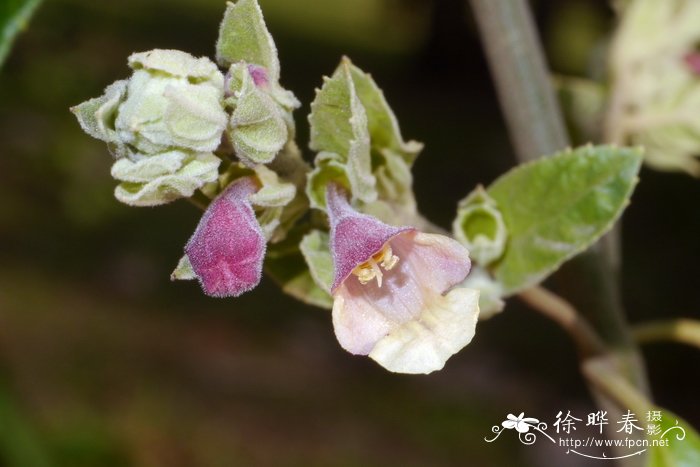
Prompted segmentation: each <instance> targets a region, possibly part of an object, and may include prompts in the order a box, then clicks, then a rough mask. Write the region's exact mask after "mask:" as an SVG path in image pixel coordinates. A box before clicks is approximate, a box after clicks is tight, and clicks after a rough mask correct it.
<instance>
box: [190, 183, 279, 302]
mask: <svg viewBox="0 0 700 467" xmlns="http://www.w3.org/2000/svg"><path fill="white" fill-rule="evenodd" d="M258 189H259V185H258V183H257V181H256V180H255V178H254V177H252V176H249V177H243V178H239V179H237V180H235V181H234V182H233V183H231V184H230V185H229V186H228V187H227V188H226V190H224V192H223V193H221V194H220V195H219V196H218V197H217V198H216V199H214V201H212V202H211V204H210V205H209V207H208V208H207V210H206V212H205V213H204V215H203V216H202V219H201V220H200V221H199V225H198V226H197V229H196V230H195V232H194V234H193V235H192V238H190V240H189V241H188V242H187V245H186V246H185V255H186V257H187V260H188V261H189V263H190V264H191V269H192V271H193V272H194V275H196V277H197V278H198V279H199V282H200V283H201V285H202V289H203V290H204V293H206V294H207V295H209V296H212V297H238V296H239V295H241V294H243V293H244V292H247V291H249V290H251V289H253V288H255V287H256V286H257V285H258V284H259V283H260V278H261V275H262V264H263V259H264V257H265V247H266V241H265V236H264V234H263V231H262V228H261V227H260V224H259V223H258V221H257V219H256V218H255V212H254V211H253V207H252V205H251V201H250V199H249V198H250V196H252V195H253V194H255V193H256V192H257V191H258Z"/></svg>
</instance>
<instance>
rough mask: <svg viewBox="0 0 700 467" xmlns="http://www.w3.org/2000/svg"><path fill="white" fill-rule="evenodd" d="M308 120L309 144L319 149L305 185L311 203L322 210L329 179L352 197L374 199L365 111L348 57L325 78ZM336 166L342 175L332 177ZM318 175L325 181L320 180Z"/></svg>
mask: <svg viewBox="0 0 700 467" xmlns="http://www.w3.org/2000/svg"><path fill="white" fill-rule="evenodd" d="M309 123H310V124H311V140H310V142H309V146H310V147H311V149H313V150H314V151H317V152H319V155H318V156H317V160H316V168H315V169H314V170H313V171H312V172H311V174H310V175H309V184H308V188H307V194H308V196H309V199H310V201H311V206H312V207H315V208H319V209H324V207H325V199H324V197H325V186H326V183H327V182H329V181H332V180H334V181H337V182H339V183H341V184H343V185H345V186H348V187H349V188H350V192H351V194H352V197H353V199H356V200H361V201H364V202H366V203H369V202H372V201H374V200H376V199H377V190H376V179H375V177H374V175H373V174H372V162H371V158H370V139H369V130H368V128H367V113H366V112H365V109H364V107H363V106H362V103H361V102H360V99H359V97H358V96H357V92H356V90H355V85H354V83H353V81H352V77H351V75H350V62H349V60H347V59H343V61H342V62H341V64H340V66H338V68H337V69H336V71H335V73H333V76H332V77H331V78H327V77H326V78H324V83H323V87H322V88H321V89H319V90H317V91H316V98H315V99H314V101H313V102H312V103H311V114H310V115H309ZM339 167H342V174H341V175H340V178H335V177H336V176H337V174H338V173H339V171H338V168H339ZM319 178H320V179H322V180H323V181H324V183H319V182H318V181H317V179H319ZM312 188H313V190H312Z"/></svg>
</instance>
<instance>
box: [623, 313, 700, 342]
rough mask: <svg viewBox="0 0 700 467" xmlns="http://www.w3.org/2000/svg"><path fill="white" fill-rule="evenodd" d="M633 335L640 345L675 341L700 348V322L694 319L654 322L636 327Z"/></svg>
mask: <svg viewBox="0 0 700 467" xmlns="http://www.w3.org/2000/svg"><path fill="white" fill-rule="evenodd" d="M632 334H633V335H634V338H635V339H636V340H637V342H640V343H648V342H657V341H675V342H681V343H683V344H688V345H692V346H695V347H698V348H700V321H697V320H693V319H674V320H669V321H652V322H651V323H644V324H640V325H637V326H635V327H634V329H633V330H632Z"/></svg>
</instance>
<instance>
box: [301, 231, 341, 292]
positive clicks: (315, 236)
mask: <svg viewBox="0 0 700 467" xmlns="http://www.w3.org/2000/svg"><path fill="white" fill-rule="evenodd" d="M328 242H329V238H328V234H327V233H326V232H321V231H320V230H313V231H311V232H310V233H308V234H306V235H305V236H304V238H303V239H302V241H301V244H299V249H300V250H301V254H302V255H304V259H305V260H306V264H308V265H309V271H310V272H311V277H313V279H314V281H315V282H316V284H317V285H318V286H319V287H321V288H322V289H323V290H325V291H326V292H328V293H329V294H330V292H331V285H333V256H332V255H331V251H330V249H329V246H328V245H329V243H328Z"/></svg>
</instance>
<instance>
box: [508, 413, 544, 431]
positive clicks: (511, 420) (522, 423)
mask: <svg viewBox="0 0 700 467" xmlns="http://www.w3.org/2000/svg"><path fill="white" fill-rule="evenodd" d="M524 415H525V412H520V415H518V416H517V417H516V416H515V415H513V414H512V413H509V414H508V416H507V417H506V418H507V420H504V421H503V423H501V425H503V428H506V429H508V430H512V429H513V428H515V429H516V430H517V432H518V433H527V432H528V431H530V427H531V426H532V425H537V424H538V423H539V422H540V421H539V420H537V419H536V418H529V417H528V418H523V416H524Z"/></svg>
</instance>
